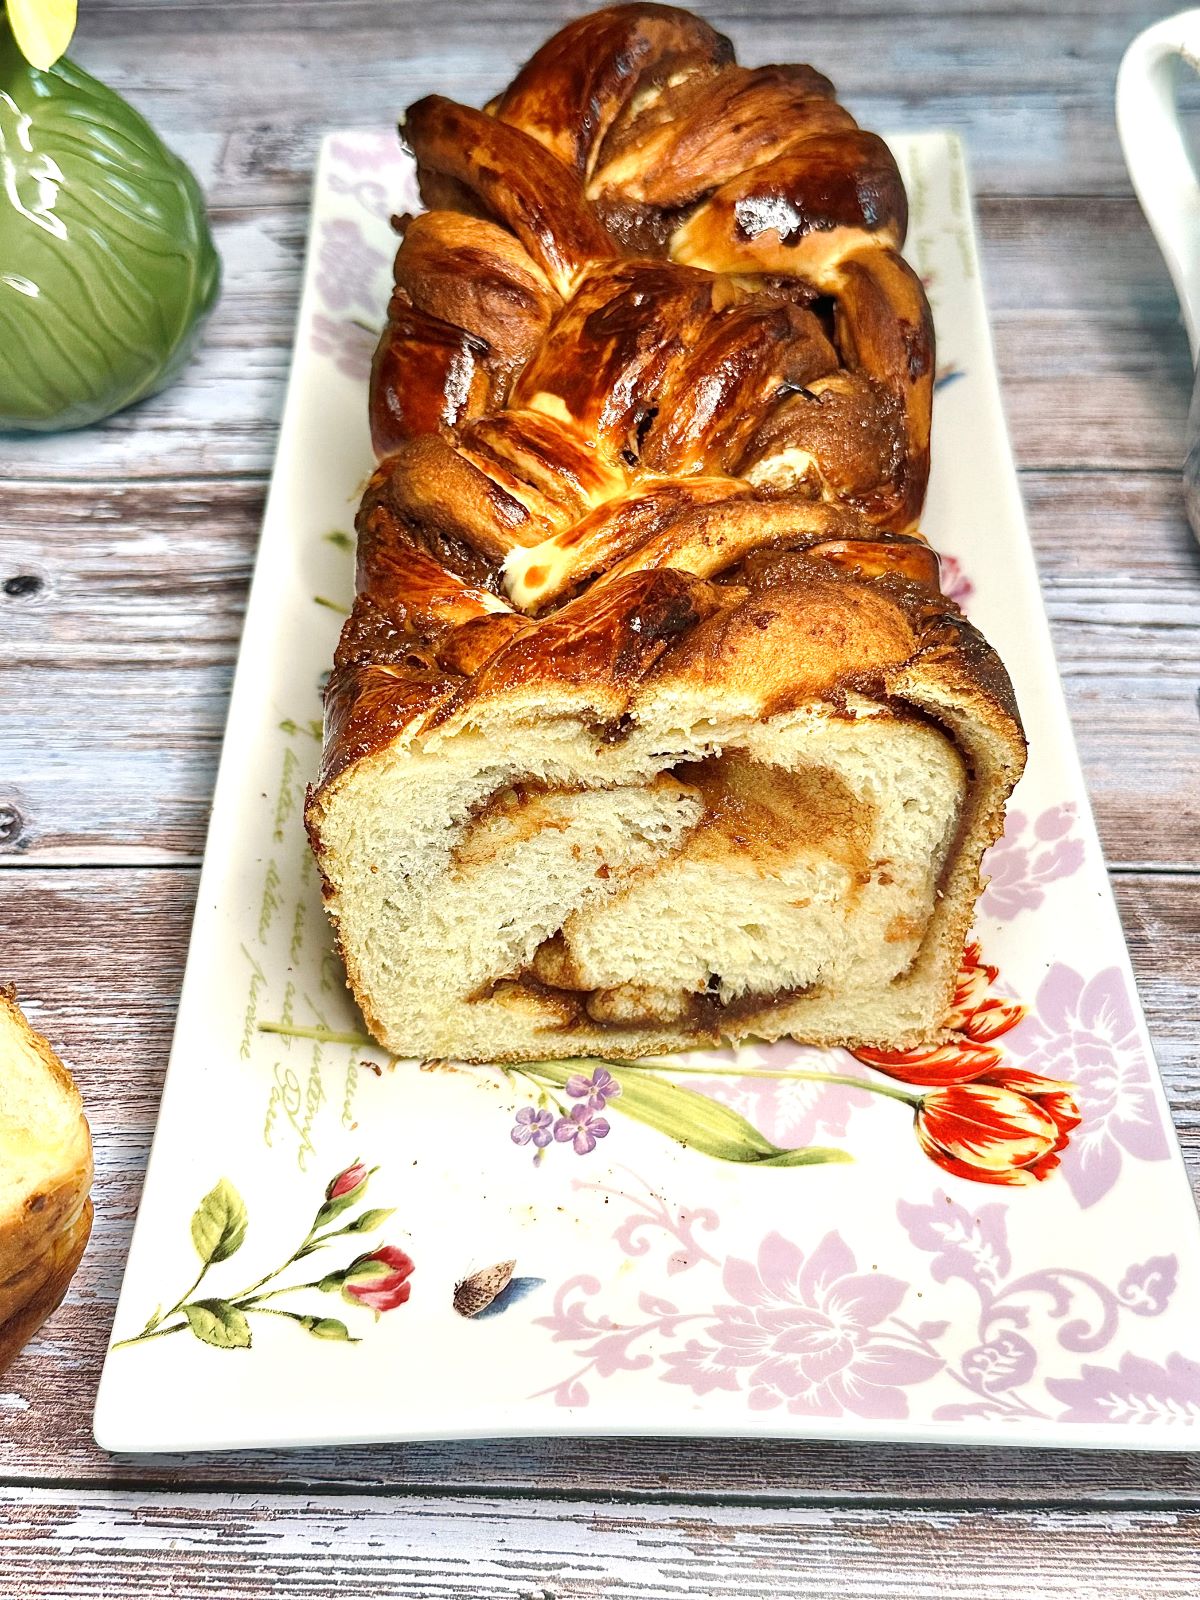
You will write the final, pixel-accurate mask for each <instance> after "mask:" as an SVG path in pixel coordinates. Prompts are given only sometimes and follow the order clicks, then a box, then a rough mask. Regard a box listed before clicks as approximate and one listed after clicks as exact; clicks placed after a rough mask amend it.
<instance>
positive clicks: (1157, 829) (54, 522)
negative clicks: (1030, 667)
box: [0, 0, 1200, 1600]
mask: <svg viewBox="0 0 1200 1600" xmlns="http://www.w3.org/2000/svg"><path fill="white" fill-rule="evenodd" d="M583 3H584V0H579V3H578V4H576V3H572V0H562V3H558V0H294V3H291V4H287V5H282V4H262V3H258V0H192V3H191V4H189V5H187V6H184V5H180V4H178V3H172V0H140V3H125V4H117V3H110V0H85V4H84V8H83V11H84V15H83V23H82V27H81V30H80V35H79V40H78V45H77V49H76V52H75V54H76V56H77V58H78V59H79V60H80V61H81V62H82V63H83V64H84V65H86V66H88V67H89V68H90V69H91V70H93V71H94V72H96V73H97V74H98V75H99V76H101V77H103V78H105V79H107V80H108V81H109V82H111V83H112V84H114V86H116V87H118V88H120V89H122V90H123V91H124V92H126V93H127V94H129V95H130V96H131V97H132V98H134V99H135V101H136V102H137V103H138V105H139V106H140V107H141V108H142V109H143V110H144V111H146V112H147V114H148V115H150V117H151V118H152V119H153V120H154V121H155V123H156V124H157V125H158V126H159V127H160V128H161V129H162V131H163V132H164V133H165V134H166V135H167V136H168V138H169V139H170V141H171V142H172V143H173V144H174V145H175V146H176V148H178V149H179V150H180V151H181V152H182V153H183V154H185V155H186V156H187V157H188V159H189V160H190V161H192V162H193V164H194V165H195V167H196V169H197V171H198V172H199V174H200V176H201V178H202V180H203V182H204V183H205V185H206V187H207V189H208V192H209V196H210V201H211V205H212V208H213V216H214V223H215V227H216V232H217V237H218V242H219V246H220V248H221V250H222V254H223V256H224V260H225V268H226V284H225V293H224V297H223V300H222V303H221V306H220V307H219V309H218V311H217V314H216V316H215V317H214V319H213V323H212V326H211V332H210V336H209V338H208V341H207V343H206V346H205V349H204V351H203V353H202V354H201V356H200V358H199V359H198V360H197V361H196V362H195V363H194V364H193V366H192V367H191V368H190V369H189V371H188V372H187V374H186V375H185V377H184V379H183V380H182V381H181V382H180V383H179V384H178V385H177V386H176V387H175V388H174V389H173V390H171V391H170V392H169V393H168V394H166V395H163V396H161V397H159V398H158V399H156V400H154V401H152V402H150V403H149V404H148V405H145V406H142V407H140V408H138V409H136V410H135V411H133V412H130V413H127V414H126V415H125V416H123V417H119V418H116V419H114V420H113V421H112V422H111V423H109V424H108V425H106V426H104V427H102V428H98V429H94V430H91V431H90V432H88V433H86V434H82V435H75V436H68V437H63V438H58V439H46V440H34V441H21V442H15V441H11V440H0V978H11V979H13V980H15V981H16V982H17V984H18V985H19V987H20V989H21V991H22V993H23V995H24V996H25V998H26V999H27V1000H28V1001H29V1002H30V1010H31V1012H32V1014H33V1015H34V1016H35V1018H36V1019H37V1020H38V1021H39V1022H40V1023H41V1025H42V1026H43V1027H44V1028H45V1029H46V1030H47V1031H48V1032H49V1033H50V1034H51V1036H52V1037H53V1038H54V1039H55V1040H56V1041H57V1042H58V1043H59V1044H60V1045H61V1046H62V1048H63V1050H64V1053H65V1054H66V1055H67V1057H68V1059H69V1060H70V1061H71V1062H72V1064H73V1065H74V1066H75V1067H76V1069H77V1070H78V1074H79V1077H80V1081H81V1083H82V1086H83V1089H84V1093H85V1095H86V1097H87V1100H88V1104H89V1109H90V1111H91V1113H92V1119H93V1124H94V1128H95V1132H96V1142H97V1164H98V1179H97V1191H96V1195H97V1227H96V1233H95V1236H94V1242H93V1245H92V1247H91V1248H90V1250H89V1253H88V1256H87V1258H86V1260H85V1263H84V1266H83V1269H82V1270H81V1272H80V1274H79V1276H78V1278H77V1279H76V1282H75V1284H74V1285H73V1287H72V1290H71V1294H70V1297H69V1299H68V1302H67V1304H66V1305H65V1306H64V1308H63V1309H62V1311H61V1312H60V1313H59V1315H58V1316H57V1317H56V1318H55V1319H54V1320H53V1321H52V1322H51V1323H50V1324H49V1325H48V1326H47V1328H46V1329H45V1330H44V1332H43V1334H42V1335H41V1337H40V1338H39V1339H38V1340H37V1341H35V1343H34V1344H33V1345H32V1346H31V1347H30V1348H29V1349H28V1350H27V1351H26V1352H25V1354H24V1355H23V1356H22V1358H21V1359H20V1360H19V1361H18V1363H17V1364H16V1366H14V1367H13V1368H12V1369H10V1371H9V1373H8V1374H6V1375H5V1377H4V1379H3V1380H0V1593H3V1595H4V1597H5V1600H8V1597H9V1596H10V1595H12V1596H14V1597H25V1596H28V1597H30V1600H33V1597H37V1600H58V1597H60V1596H67V1595H71V1596H74V1595H79V1596H80V1597H85V1600H86V1597H90V1596H93V1595H97V1596H98V1595H101V1594H112V1593H118V1594H121V1595H126V1594H127V1595H130V1596H134V1595H143V1594H144V1595H147V1596H150V1595H153V1596H156V1597H158V1596H161V1595H164V1594H167V1593H170V1594H171V1595H178V1596H190V1595H200V1594H207V1593H218V1592H219V1593H221V1594H223V1595H225V1596H230V1597H234V1596H236V1597H239V1600H240V1597H242V1596H246V1597H251V1596H272V1595H278V1596H288V1597H291V1596H293V1595H297V1594H309V1593H311V1594H319V1595H325V1594H330V1593H333V1592H335V1591H337V1592H341V1591H342V1590H345V1591H346V1592H352V1593H356V1594H362V1595H364V1596H374V1595H380V1596H383V1595H388V1596H393V1595H420V1596H434V1595H437V1596H443V1595H444V1596H452V1595H453V1596H462V1597H468V1596H471V1597H484V1596H489V1597H490V1596H493V1595H496V1596H500V1595H503V1596H514V1597H515V1596H522V1597H527V1600H534V1597H536V1600H542V1596H543V1595H547V1596H549V1595H552V1596H554V1597H555V1600H568V1597H574V1596H588V1597H597V1596H601V1597H608V1596H624V1595H634V1594H640V1595H664V1596H666V1595H672V1596H673V1595H680V1596H704V1597H710V1596H711V1597H716V1596H725V1595H729V1596H734V1595H736V1596H755V1595H796V1596H809V1595H812V1596H826V1595H829V1594H831V1593H834V1592H836V1593H839V1594H846V1595H847V1596H852V1597H858V1596H862V1597H872V1600H878V1597H882V1596H894V1597H897V1600H901V1597H902V1600H909V1597H919V1596H927V1595H928V1596H932V1595H934V1594H945V1593H947V1592H949V1593H954V1594H957V1593H962V1594H967V1593H970V1594H972V1595H976V1596H979V1597H982V1600H991V1597H993V1596H994V1597H1001V1596H1003V1597H1009V1596H1017V1595H1022V1596H1024V1595H1028V1594H1036V1595H1043V1594H1044V1595H1054V1596H1059V1595H1061V1596H1068V1595H1070V1596H1080V1595H1092V1594H1096V1595H1098V1594H1101V1593H1103V1594H1105V1595H1111V1596H1114V1597H1121V1600H1124V1597H1126V1596H1128V1597H1134V1596H1138V1597H1140V1596H1145V1595H1151V1594H1153V1595H1156V1596H1163V1597H1168V1600H1175V1597H1179V1600H1183V1597H1187V1600H1194V1597H1196V1596H1197V1595H1200V1553H1198V1552H1200V1460H1197V1459H1195V1458H1189V1457H1148V1456H1137V1455H1123V1456H1116V1455H1088V1454H1084V1453H1072V1454H1062V1453H1054V1454H1050V1455H1034V1454H1031V1453H1028V1452H1005V1451H989V1452H981V1453H975V1454H971V1455H964V1454H961V1453H957V1452H954V1451H949V1450H929V1449H927V1450H901V1449H878V1448H874V1447H863V1446H850V1445H838V1444H828V1445H815V1446H803V1447H802V1446H795V1445H788V1444H782V1443H765V1444H764V1443H754V1444H750V1445H739V1444H737V1443H731V1442H716V1441H687V1442H685V1443H682V1444H678V1443H675V1444H665V1443H662V1442H656V1441H653V1440H645V1441H625V1442H618V1441H603V1440H601V1441H595V1442H582V1443H581V1442H572V1441H536V1440H526V1441H514V1442H508V1443H501V1444H489V1445H484V1446H479V1445H462V1446H456V1445H428V1446H396V1447H392V1448H388V1449H378V1450H368V1449H353V1450H342V1451H324V1452H316V1451H306V1452H295V1453H292V1454H276V1453H271V1452H255V1453H252V1454H247V1455H242V1456H222V1457H218V1456H210V1457H193V1458H188V1459H186V1460H184V1459H181V1458H137V1459H133V1458H130V1459H124V1460H115V1461H114V1460H112V1459H110V1458H108V1457H106V1456H104V1455H103V1454H102V1453H101V1452H99V1451H98V1450H97V1449H96V1447H95V1446H94V1444H93V1443H92V1441H91V1436H90V1416H91V1405H92V1399H93V1394H94V1388H95V1382H96V1377H97V1373H98V1370H99V1363H100V1357H101V1353H102V1350H103V1348H104V1345H105V1343H106V1340H107V1336H108V1328H109V1323H110V1321H111V1315H112V1307H113V1303H114V1300H115V1296H116V1291H117V1287H118V1283H119V1278H120V1272H121V1266H122V1262H123V1259H124V1252H125V1249H126V1247H127V1244H128V1238H129V1231H130V1228H131V1226H132V1221H133V1216H134V1212H135V1210H136V1206H137V1199H138V1193H139V1189H140V1183H141V1174H142V1170H143V1167H144V1163H145V1157H146V1151H147V1149H148V1146H149V1140H150V1136H151V1132H152V1129H153V1122H154V1116H155V1112H156V1108H157V1099H158V1092H159V1087H160V1084H161V1077H162V1070H163V1066H164V1064H165V1060H166V1054H167V1049H168V1045H169V1040H170V1031H171V1025H172V1021H173V1016H174V1010H175V1004H176V999H177V995H178V987H179V980H180V975H181V973H182V967H183V959H184V954H185V950H186V943H187V934H188V925H189V921H190V916H191V910H192V905H193V901H194V896H195V886H196V872H195V865H196V863H197V862H198V860H199V857H200V853H201V850H202V846H203V835H204V827H205V821H206V815H207V807H208V803H209V800H210V798H211V789H212V782H213V777H214V773H215V766H216V759H217V754H218V751H219V747H220V739H221V733H222V724H223V718H224V711H225V702H226V696H227V693H228V687H229V682H230V678H231V674H232V666H233V660H234V655H235V652H236V646H237V636H238V630H239V627H240V623H241V614H242V608H243V604H244V600H245V591H246V585H247V582H248V579H249V573H250V568H251V564H252V561H253V551H254V542H255V538H256V534H257V525H258V520H259V517H260V514H261V509H262V501H263V496H264V493H265V485H266V478H267V475H268V473H269V470H270V463H271V457H272V453H273V450H274V445H275V431H276V423H277V420H278V416H279V411H280V407H281V403H282V394H283V385H284V382H285V379H286V374H287V365H288V358H289V345H290V338H291V328H292V321H293V318H294V315H295V308H296V299H297V294H298V288H299V272H300V265H301V258H302V252H303V245H304V232H305V225H306V205H307V193H308V187H309V184H310V182H311V169H312V158H313V154H314V152H315V149H316V145H317V142H318V140H319V137H320V135H321V133H322V132H323V131H324V130H325V129H326V128H328V127H331V126H336V125H348V124H356V125H362V126H366V125H379V124H382V123H385V122H387V121H388V120H390V119H391V118H392V117H393V116H394V114H395V113H396V112H397V111H398V110H399V109H400V108H401V107H402V106H403V105H404V104H406V103H407V102H408V101H409V100H411V99H413V98H415V97H416V96H418V95H419V94H423V93H426V92H429V91H433V90H440V91H443V92H447V93H451V94H454V95H455V96H457V97H459V98H463V99H469V100H476V101H478V100H481V99H483V98H485V97H486V96H487V95H488V94H490V93H491V92H492V91H493V90H494V89H495V88H496V87H497V86H498V85H499V84H501V83H502V82H503V81H504V80H505V78H506V77H507V76H508V75H509V73H510V71H511V68H512V67H513V65H514V64H515V63H516V62H517V61H519V60H520V59H522V58H523V57H524V56H525V55H526V54H527V53H528V52H529V50H530V49H531V48H532V47H533V46H534V45H535V44H536V43H537V42H538V41H539V40H540V39H541V38H542V37H543V36H544V35H545V34H546V33H547V32H548V31H549V30H550V29H551V28H552V27H553V26H555V25H556V24H557V23H558V22H560V21H561V20H563V19H564V18H565V17H566V16H568V15H570V14H572V13H573V12H574V11H576V10H578V9H581V7H582V4H583ZM706 10H707V14H708V15H709V16H710V17H711V18H712V20H714V21H715V22H717V23H718V24H719V25H721V26H723V27H725V28H726V29H727V30H728V31H730V32H731V33H733V35H734V36H735V39H736V41H737V43H738V45H739V48H740V51H741V53H742V55H743V57H744V58H745V59H758V60H766V59H796V58H797V57H800V58H809V59H813V60H815V61H816V62H817V63H818V64H819V65H821V66H822V67H823V68H824V69H825V70H827V71H828V72H830V74H831V75H832V76H833V77H834V79H835V80H836V81H837V82H838V84H839V86H840V87H841V89H842V90H843V92H844V93H845V95H846V96H847V97H848V99H849V101H850V103H851V105H852V107H853V108H854V109H855V110H856V111H857V112H858V113H859V114H860V115H861V117H862V119H863V120H864V121H866V122H867V123H868V124H869V125H873V126H877V127H881V128H887V129H901V128H905V127H910V128H916V127H928V126H933V125H944V126H951V127H954V128H956V129H957V130H958V131H959V132H961V133H962V134H963V135H964V136H965V138H966V141H967V145H968V150H969V153H970V157H971V160H972V164H973V168H974V173H975V180H976V187H977V190H978V193H979V195H980V202H979V211H980V223H981V230H982V234H983V242H984V267H985V273H986V282H987V287H988V292H989V301H990V304H991V307H992V312H993V320H994V327H995V334H996V343H997V350H998V354H999V359H1000V366H1001V374H1002V379H1003V383H1004V393H1005V402H1006V406H1007V410H1008V414H1009V418H1010V423H1011V427H1012V434H1013V441H1014V446H1015V449H1016V454H1017V458H1018V462H1019V464H1020V466H1021V468H1022V471H1023V484H1024V490H1025V496H1026V502H1027V505H1028V509H1029V516H1030V522H1031V527H1032V531H1033V535H1034V540H1035V544H1036V546H1037V553H1038V561H1039V567H1040V571H1041V574H1042V581H1043V587H1044V591H1045V595H1046V600H1047V605H1048V608H1049V611H1050V616H1051V622H1052V627H1053V630H1054V640H1055V646H1056V650H1057V653H1058V658H1059V662H1060V666H1061V669H1062V672H1063V676H1064V680H1065V683H1066V687H1067V694H1068V699H1069V703H1070V709H1071V713H1072V718H1073V721H1074V725H1075V730H1076V735H1077V738H1078V740H1079V744H1080V749H1081V754H1082V756H1083V760H1084V765H1085V769H1086V772H1087V777H1088V782H1089V786H1090V789H1091V793H1092V796H1093V800H1094V802H1095V805H1096V811H1097V816H1098V820H1099V824H1100V830H1101V835H1102V839H1103V842H1104V845H1105V849H1106V851H1107V853H1108V857H1109V860H1110V862H1111V863H1112V865H1113V867H1114V871H1115V875H1116V889H1117V896H1118V901H1119V904H1120V908H1121V913H1122V917H1123V919H1124V922H1125V927H1126V930H1127V933H1128V935H1129V938H1130V943H1131V948H1132V952H1133V958H1134V964H1135V968H1136V971H1137V975H1138V980H1139V985H1140V988H1141V993H1142V997H1143V1000H1144V1002H1145V1005H1146V1009H1147V1013H1148V1016H1149V1019H1150V1024H1151V1029H1152V1032H1153V1034H1154V1038H1155V1043H1156V1046H1157V1049H1158V1054H1159V1059H1160V1061H1161V1062H1162V1064H1163V1067H1164V1071H1165V1074H1166V1077H1167V1083H1168V1089H1169V1092H1170V1095H1171V1100H1172V1105H1173V1109H1174V1111H1175V1115H1176V1120H1177V1122H1178V1125H1179V1127H1180V1131H1181V1135H1182V1138H1183V1142H1184V1149H1185V1154H1186V1156H1187V1159H1188V1162H1189V1168H1190V1170H1191V1172H1192V1174H1193V1181H1194V1182H1200V1061H1198V1060H1197V1038H1198V1036H1200V1027H1198V1024H1197V1020H1196V1019H1197V1014H1198V1011H1200V1005H1198V994H1197V991H1198V989H1200V712H1198V705H1197V685H1198V681H1200V551H1198V550H1197V547H1196V545H1195V543H1194V542H1193V540H1192V538H1191V535H1190V533H1189V531H1188V529H1187V527H1186V524H1185V523H1184V521H1183V518H1182V514H1181V510H1180V501H1179V495H1178V489H1177V467H1178V463H1179V459H1180V456H1181V452H1182V440H1183V427H1184V418H1185V414H1186V409H1187V398H1188V392H1189V387H1190V375H1189V372H1188V365H1187V355H1186V347H1185V341H1184V339H1183V337H1182V334H1181V331H1180V327H1179V322H1178V314H1177V310H1176V307H1175V303H1174V300H1173V298H1172V294H1171V289H1170V284H1169V281H1168V279H1167V276H1166V273H1165V270H1164V269H1163V267H1162V265H1161V263H1160V261H1159V259H1158V256H1157V253H1156V251H1155V249H1154V245H1153V242H1152V241H1151V239H1150V236H1149V234H1148V232H1147V230H1146V228H1145V225H1144V223H1143V222H1142V219H1141V215H1140V212H1139V210H1138V208H1137V205H1136V203H1135V201H1134V200H1133V198H1132V195H1131V194H1130V192H1129V188H1128V184H1127V181H1126V178H1125V175H1124V170H1123V167H1122V165H1121V161H1120V154H1119V150H1118V147H1117V142H1116V137H1115V133H1114V130H1113V125H1112V110H1111V106H1112V86H1113V80H1114V77H1115V72H1116V65H1117V61H1118V59H1119V55H1120V52H1121V49H1122V48H1123V46H1124V44H1125V43H1126V42H1127V40H1128V39H1129V38H1130V37H1132V35H1133V33H1134V32H1135V31H1137V29H1138V28H1139V27H1141V26H1142V25H1144V24H1145V23H1146V22H1148V21H1150V20H1152V18H1153V16H1154V15H1155V14H1156V10H1157V8H1155V7H1153V6H1147V5H1144V4H1142V5H1130V4H1127V3H1126V0H1095V3H1092V4H1086V3H1084V0H1074V3H1073V4H1071V3H1068V4H1066V5H1056V4H1051V3H1050V0H1005V3H1004V4H1002V5H1001V4H996V5H993V6H987V7H985V6H982V5H980V6H970V5H967V6H963V5H958V6H953V5H951V4H949V3H948V0H942V3H936V0H897V4H896V5H894V6H893V7H891V8H884V7H881V6H880V5H879V4H878V0H845V3H843V4H841V5H839V6H838V7H836V8H835V9H833V10H830V9H829V8H827V7H819V6H817V5H816V4H815V3H814V0H732V3H724V4H719V5H718V4H714V5H710V6H708V7H706ZM1191 98H1192V100H1193V101H1195V102H1197V103H1200V99H1198V97H1197V96H1196V95H1195V94H1194V93H1193V94H1192V96H1191ZM982 509H983V508H981V510H982ZM24 573H30V574H33V575H35V576H36V577H37V578H39V579H40V586H39V587H38V588H37V590H36V591H35V592H33V593H29V594H25V595H17V596H8V595H6V594H5V593H4V592H3V587H2V585H3V581H4V580H6V579H7V578H9V577H11V576H16V575H18V574H24Z"/></svg>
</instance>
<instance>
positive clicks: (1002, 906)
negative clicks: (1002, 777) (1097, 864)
mask: <svg viewBox="0 0 1200 1600" xmlns="http://www.w3.org/2000/svg"><path fill="white" fill-rule="evenodd" d="M1075 823H1076V808H1075V806H1074V805H1073V804H1070V803H1068V804H1066V805H1057V806H1047V808H1046V809H1045V810H1044V811H1042V812H1040V813H1039V815H1038V816H1036V817H1034V818H1033V819H1032V820H1031V819H1030V818H1029V817H1027V816H1026V815H1025V813H1024V812H1023V811H1014V810H1010V811H1009V813H1008V821H1007V823H1006V824H1005V828H1004V836H1003V838H1001V839H1000V841H999V842H998V843H997V844H994V845H993V846H992V848H991V849H990V850H989V851H988V853H987V854H986V855H985V856H984V858H983V876H984V878H985V879H986V880H987V887H986V888H985V889H984V892H983V895H982V898H981V899H980V902H979V906H980V910H981V911H983V912H984V913H985V914H986V915H988V916H990V917H995V918H996V919H997V921H999V922H1010V921H1011V920H1012V918H1013V917H1015V916H1017V915H1018V914H1019V913H1020V912H1022V911H1036V910H1037V909H1038V907H1039V906H1040V905H1041V904H1042V902H1043V901H1044V900H1045V898H1046V887H1045V886H1046V885H1047V884H1048V883H1056V882H1058V881H1059V880H1061V879H1063V878H1069V877H1071V876H1072V875H1073V874H1074V873H1076V872H1078V871H1079V869H1080V867H1081V866H1082V865H1083V840H1082V839H1080V838H1079V837H1078V836H1077V835H1076V833H1075Z"/></svg>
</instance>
